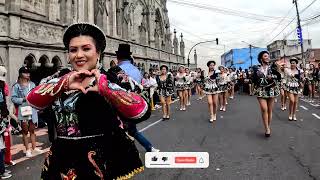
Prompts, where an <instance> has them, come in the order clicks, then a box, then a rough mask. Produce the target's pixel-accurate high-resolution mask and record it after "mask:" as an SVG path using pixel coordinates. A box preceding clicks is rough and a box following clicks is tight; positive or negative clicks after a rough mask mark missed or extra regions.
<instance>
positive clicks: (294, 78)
mask: <svg viewBox="0 0 320 180" xmlns="http://www.w3.org/2000/svg"><path fill="white" fill-rule="evenodd" d="M289 61H290V68H286V69H285V74H286V75H285V77H286V84H285V90H286V92H287V94H288V97H289V118H288V119H289V121H297V116H296V112H297V107H298V100H299V94H300V92H301V91H300V89H301V87H302V83H303V81H302V77H303V73H302V72H301V70H300V69H298V67H297V65H298V59H296V58H291V59H290V60H289Z"/></svg>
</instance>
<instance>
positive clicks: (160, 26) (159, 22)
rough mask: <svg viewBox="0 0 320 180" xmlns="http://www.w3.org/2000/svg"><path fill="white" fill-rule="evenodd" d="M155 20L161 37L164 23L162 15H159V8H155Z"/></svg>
mask: <svg viewBox="0 0 320 180" xmlns="http://www.w3.org/2000/svg"><path fill="white" fill-rule="evenodd" d="M155 22H156V29H157V31H158V33H159V35H160V36H161V37H163V35H164V25H163V18H162V15H161V12H160V10H159V8H157V9H156V12H155Z"/></svg>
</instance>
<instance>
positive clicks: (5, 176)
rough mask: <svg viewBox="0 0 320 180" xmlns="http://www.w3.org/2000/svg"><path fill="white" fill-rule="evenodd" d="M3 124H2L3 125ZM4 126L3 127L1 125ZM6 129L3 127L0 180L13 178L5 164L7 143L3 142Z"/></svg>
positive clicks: (0, 141)
mask: <svg viewBox="0 0 320 180" xmlns="http://www.w3.org/2000/svg"><path fill="white" fill-rule="evenodd" d="M2 123H3V122H1V124H2ZM0 126H2V125H0ZM5 128H6V127H1V129H2V130H1V135H0V179H8V178H10V177H12V175H11V174H10V173H11V171H9V170H6V168H5V163H4V154H5V149H6V146H5V143H4V141H3V138H4V137H3V133H4V132H5Z"/></svg>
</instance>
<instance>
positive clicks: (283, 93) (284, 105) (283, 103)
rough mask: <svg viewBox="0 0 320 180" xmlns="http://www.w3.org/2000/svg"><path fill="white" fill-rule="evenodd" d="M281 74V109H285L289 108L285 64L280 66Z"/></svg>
mask: <svg viewBox="0 0 320 180" xmlns="http://www.w3.org/2000/svg"><path fill="white" fill-rule="evenodd" d="M280 74H281V81H280V94H281V110H282V111H284V110H286V109H287V92H286V90H285V89H286V88H285V86H286V80H287V77H286V73H285V64H282V65H281V66H280Z"/></svg>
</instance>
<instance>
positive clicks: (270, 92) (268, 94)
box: [253, 65, 281, 98]
mask: <svg viewBox="0 0 320 180" xmlns="http://www.w3.org/2000/svg"><path fill="white" fill-rule="evenodd" d="M253 69H254V73H253V83H254V95H256V96H257V97H259V98H273V97H277V96H279V95H280V88H279V86H278V82H279V81H280V80H281V75H280V73H279V72H278V71H277V70H276V69H275V68H273V66H270V65H268V66H267V68H264V67H263V66H261V67H260V68H259V67H257V66H254V68H253Z"/></svg>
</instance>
